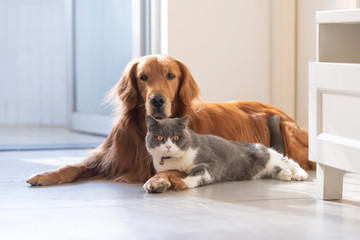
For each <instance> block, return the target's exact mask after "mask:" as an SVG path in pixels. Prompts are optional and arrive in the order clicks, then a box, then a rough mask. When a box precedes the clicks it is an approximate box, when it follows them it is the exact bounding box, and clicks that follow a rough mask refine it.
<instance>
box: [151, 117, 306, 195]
mask: <svg viewBox="0 0 360 240" xmlns="http://www.w3.org/2000/svg"><path fill="white" fill-rule="evenodd" d="M276 117H277V116H276ZM187 122H188V116H186V117H183V118H171V119H161V120H158V119H155V118H153V117H151V116H146V123H147V128H148V132H147V135H146V148H147V150H148V152H149V153H150V155H151V156H152V158H153V164H154V167H155V170H156V171H157V172H160V171H165V170H179V171H183V172H185V173H186V174H187V177H185V178H184V179H182V181H183V182H184V184H185V185H186V187H187V188H194V187H197V186H200V185H205V184H210V183H216V182H223V181H241V180H252V179H262V178H275V179H279V180H282V181H291V180H297V181H301V180H305V179H307V178H308V174H307V173H306V172H305V171H304V170H303V169H302V168H301V167H300V166H299V164H297V163H296V162H295V161H293V160H292V159H289V158H287V157H285V156H284V155H282V154H280V153H278V152H277V151H275V150H274V149H271V148H266V147H265V146H264V145H262V144H260V143H248V142H235V141H228V140H225V139H223V138H221V137H217V136H213V135H202V134H197V133H195V132H193V131H192V130H190V129H188V128H187ZM279 128H280V127H279ZM271 130H272V129H270V131H271ZM279 134H281V132H279ZM168 188H170V186H164V187H163V188H161V189H153V188H152V187H151V186H150V184H148V182H146V183H145V185H144V189H145V190H146V191H148V192H164V191H166V190H167V189H168Z"/></svg>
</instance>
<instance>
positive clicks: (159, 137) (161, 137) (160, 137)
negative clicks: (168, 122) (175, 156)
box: [156, 136, 164, 141]
mask: <svg viewBox="0 0 360 240" xmlns="http://www.w3.org/2000/svg"><path fill="white" fill-rule="evenodd" d="M156 139H157V140H158V141H162V140H164V137H163V136H157V138H156Z"/></svg>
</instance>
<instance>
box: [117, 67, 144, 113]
mask: <svg viewBox="0 0 360 240" xmlns="http://www.w3.org/2000/svg"><path fill="white" fill-rule="evenodd" d="M137 65H138V62H137V61H132V62H130V63H129V64H128V65H127V66H126V68H125V70H124V72H123V74H122V76H121V78H120V81H119V82H118V83H117V84H116V86H115V89H114V90H115V93H116V94H117V95H118V97H119V99H120V101H121V102H122V107H123V108H126V109H127V110H132V109H134V108H135V107H136V104H137V100H138V90H137V85H136V75H135V71H136V68H137Z"/></svg>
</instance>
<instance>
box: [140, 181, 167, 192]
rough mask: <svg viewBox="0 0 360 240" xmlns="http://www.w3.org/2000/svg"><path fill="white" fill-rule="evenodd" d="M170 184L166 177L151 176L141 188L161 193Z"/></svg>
mask: <svg viewBox="0 0 360 240" xmlns="http://www.w3.org/2000/svg"><path fill="white" fill-rule="evenodd" d="M170 186H171V183H170V181H169V180H168V179H165V178H163V177H161V178H157V177H152V178H150V179H149V180H147V182H146V183H145V184H144V186H143V188H144V189H145V191H147V192H149V193H162V192H166V190H168V189H169V188H170Z"/></svg>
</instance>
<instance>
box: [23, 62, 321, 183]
mask: <svg viewBox="0 0 360 240" xmlns="http://www.w3.org/2000/svg"><path fill="white" fill-rule="evenodd" d="M112 95H113V96H114V97H115V100H116V101H117V106H120V107H119V108H120V110H121V111H119V112H118V113H117V120H116V122H115V125H114V127H113V129H112V131H111V133H110V135H109V136H108V138H107V139H106V141H105V143H104V144H102V145H101V146H99V147H98V148H97V149H96V151H95V152H94V154H93V155H91V156H90V157H88V158H86V159H85V160H83V161H82V162H80V163H78V164H75V165H69V166H65V167H63V168H60V169H58V170H54V171H49V172H45V173H41V174H37V175H35V176H32V177H30V178H29V179H28V180H27V182H28V183H30V184H31V185H35V186H41V185H51V184H59V183H67V182H72V181H75V180H79V179H85V178H90V177H95V176H100V177H103V178H105V179H112V180H115V181H120V182H128V183H140V182H145V181H146V180H148V179H149V178H151V177H152V176H153V175H154V168H153V166H152V161H151V158H150V156H149V154H148V153H147V151H146V148H145V135H146V125H145V115H147V114H150V115H152V116H154V117H156V118H167V117H183V116H185V115H189V116H190V119H189V127H190V128H191V129H192V130H194V131H195V132H198V133H202V134H213V135H218V136H221V137H224V138H226V139H229V140H236V141H240V140H241V141H247V142H260V143H262V144H264V145H265V146H267V147H269V146H270V138H271V136H270V131H269V128H268V125H267V120H268V119H269V117H271V116H273V115H278V116H279V117H280V127H281V132H282V135H283V142H284V147H285V154H286V155H288V156H289V157H291V158H293V159H294V160H295V161H297V162H298V163H299V164H300V166H301V167H302V168H304V169H315V163H313V162H310V161H309V160H308V134H307V132H306V131H305V130H304V129H302V128H300V127H299V126H298V125H297V124H296V122H295V121H294V120H293V119H291V118H290V117H289V116H288V115H286V114H285V113H284V112H282V111H280V110H279V109H277V108H275V107H273V106H270V105H268V104H263V103H259V102H253V101H239V102H228V103H208V102H202V101H200V100H199V95H200V91H199V88H198V86H197V84H196V82H195V81H194V79H193V77H192V76H191V74H190V72H189V70H188V68H187V67H186V66H185V65H184V64H183V63H181V62H180V61H177V60H175V59H174V58H172V57H169V56H163V55H158V56H146V57H142V58H139V59H137V60H135V61H133V62H131V63H129V64H128V66H127V67H126V69H125V71H124V73H123V75H122V77H121V79H120V81H119V82H118V83H117V84H116V86H115V87H114V88H113V90H112ZM184 176H185V174H184V173H180V172H177V171H167V172H161V173H157V174H156V175H155V176H154V177H153V178H152V180H151V181H150V184H153V187H154V188H155V189H156V188H161V187H162V186H163V185H166V188H168V187H170V186H169V185H171V187H172V188H174V189H183V185H182V181H181V178H183V177H184Z"/></svg>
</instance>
